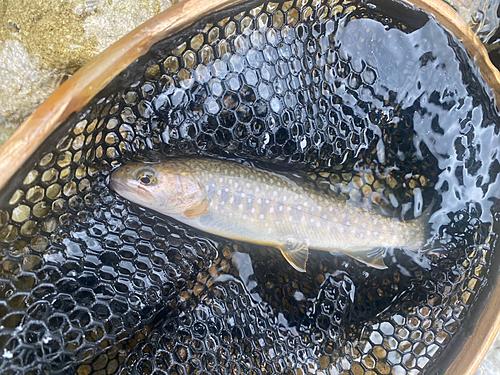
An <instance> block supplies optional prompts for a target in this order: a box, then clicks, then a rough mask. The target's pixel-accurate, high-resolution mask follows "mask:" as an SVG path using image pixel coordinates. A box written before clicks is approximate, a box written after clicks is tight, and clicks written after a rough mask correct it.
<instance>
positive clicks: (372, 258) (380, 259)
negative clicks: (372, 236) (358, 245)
mask: <svg viewBox="0 0 500 375" xmlns="http://www.w3.org/2000/svg"><path fill="white" fill-rule="evenodd" d="M345 253H346V254H347V255H349V256H350V257H352V258H354V259H356V260H358V261H360V262H361V263H364V264H366V265H367V266H370V267H373V268H377V269H379V270H384V269H386V268H387V266H386V265H385V263H384V253H385V249H384V248H375V249H372V250H357V251H351V250H349V251H345Z"/></svg>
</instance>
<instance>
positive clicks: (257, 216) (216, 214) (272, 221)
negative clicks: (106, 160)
mask: <svg viewBox="0 0 500 375" xmlns="http://www.w3.org/2000/svg"><path fill="white" fill-rule="evenodd" d="M303 185H304V186H303ZM110 187H111V188H112V189H113V190H114V191H115V192H116V193H117V194H118V195H120V196H121V197H123V198H125V199H127V200H129V201H131V202H133V203H136V204H138V205H140V206H143V207H145V208H148V209H151V210H154V211H156V212H158V213H160V214H163V215H166V216H168V217H170V218H173V219H174V220H177V221H178V222H181V223H183V224H186V225H188V226H191V227H193V228H196V229H198V230H201V231H203V232H206V233H209V234H212V235H216V236H220V237H225V238H228V239H232V240H236V241H241V242H247V243H252V244H258V245H264V246H271V247H275V248H277V249H279V250H280V251H281V253H282V254H283V256H284V257H285V259H286V260H287V261H288V262H289V263H290V264H291V265H292V266H293V268H295V269H296V270H297V271H299V272H305V271H306V263H307V260H308V257H309V249H314V250H322V251H328V252H343V253H345V254H347V255H349V256H351V257H353V258H355V259H357V260H359V261H361V262H362V263H365V264H367V265H369V266H371V267H374V268H379V269H384V268H387V266H386V265H385V263H384V259H383V254H384V251H385V250H386V249H387V248H391V247H398V248H407V249H409V250H411V251H417V250H418V249H419V248H420V247H421V246H422V245H423V244H424V243H425V223H424V222H423V220H421V219H420V218H417V219H413V220H409V221H401V220H397V219H395V218H390V217H385V216H383V215H381V214H377V213H375V212H373V210H367V209H364V208H361V207H357V206H355V205H354V204H350V203H346V202H345V201H341V200H340V199H338V198H336V197H332V196H329V195H327V194H325V193H324V192H321V191H317V190H314V189H312V188H310V187H307V186H305V184H301V183H299V182H297V181H295V180H292V179H290V178H288V177H287V176H285V175H282V174H279V173H275V172H271V171H267V170H263V169H259V168H255V167H253V166H249V165H245V164H241V163H237V162H233V161H227V160H218V159H212V158H202V157H183V158H170V159H164V160H161V161H157V162H131V163H126V164H124V165H122V166H120V167H118V168H117V169H116V170H114V171H113V172H112V174H111V176H110Z"/></svg>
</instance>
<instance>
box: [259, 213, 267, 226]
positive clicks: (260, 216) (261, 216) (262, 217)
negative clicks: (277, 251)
mask: <svg viewBox="0 0 500 375" xmlns="http://www.w3.org/2000/svg"><path fill="white" fill-rule="evenodd" d="M259 219H260V220H264V215H262V214H260V215H259ZM266 226H267V223H266Z"/></svg>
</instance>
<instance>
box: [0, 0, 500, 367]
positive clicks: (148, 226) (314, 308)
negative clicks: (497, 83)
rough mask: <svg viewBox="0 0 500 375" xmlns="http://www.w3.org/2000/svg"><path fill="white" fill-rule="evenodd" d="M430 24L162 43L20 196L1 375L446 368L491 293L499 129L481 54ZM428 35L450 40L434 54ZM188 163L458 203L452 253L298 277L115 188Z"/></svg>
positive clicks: (210, 35)
mask: <svg viewBox="0 0 500 375" xmlns="http://www.w3.org/2000/svg"><path fill="white" fill-rule="evenodd" d="M415 18H416V19H420V20H422V19H423V21H419V22H420V24H419V25H418V27H416V26H415V25H413V26H412V25H409V24H405V23H403V22H402V21H398V20H397V19H394V18H393V17H390V16H388V15H387V14H385V13H384V12H383V11H382V10H380V9H378V8H377V7H376V6H368V5H367V4H365V3H359V2H342V1H335V0H330V1H320V0H312V1H309V0H299V1H289V2H278V3H264V4H262V3H255V4H252V6H251V7H250V6H247V7H246V8H241V9H239V8H238V9H237V11H234V12H227V13H225V14H222V15H220V17H219V18H218V19H216V20H210V22H205V23H204V24H203V26H202V27H201V28H199V29H195V30H193V31H192V32H191V34H190V35H189V37H185V38H184V40H183V41H182V43H181V44H180V45H178V44H176V45H173V44H172V43H173V42H172V41H166V42H164V43H163V44H162V43H159V44H158V45H157V46H155V47H154V48H153V50H152V52H150V54H151V56H153V57H151V59H149V60H148V61H149V62H148V63H147V64H145V65H134V66H133V67H131V68H129V69H134V74H135V75H136V76H137V79H136V80H134V83H133V84H130V85H126V86H125V85H121V86H120V83H119V82H118V83H115V85H114V86H113V83H112V85H111V86H110V87H111V88H108V90H107V91H108V92H106V93H105V92H103V94H100V95H99V96H98V97H96V98H95V99H94V100H93V101H92V102H91V103H90V104H89V105H88V106H87V107H86V108H85V109H84V110H82V111H80V112H79V113H77V114H75V115H73V116H71V117H70V118H69V119H68V120H67V121H66V123H65V124H63V126H62V128H61V129H60V131H58V132H56V133H55V134H54V135H53V136H51V138H49V140H48V141H47V142H46V143H45V144H44V146H43V150H40V152H39V153H37V155H36V156H34V157H33V158H32V159H31V160H30V163H31V164H30V166H29V168H28V169H27V170H26V172H23V173H24V174H23V175H22V176H20V178H18V179H17V180H19V181H18V182H16V181H13V185H12V186H10V190H9V189H7V190H8V191H7V190H6V191H5V192H3V193H2V195H0V205H1V206H0V207H1V209H0V322H1V323H0V324H1V331H0V369H1V372H2V374H17V373H33V374H35V373H68V374H71V373H77V374H79V375H88V374H99V375H101V374H102V375H103V374H125V373H134V374H178V375H181V374H255V375H257V374H301V375H305V374H325V375H326V374H354V375H358V374H395V375H399V374H419V373H423V372H425V371H426V370H428V369H429V368H432V367H431V366H433V365H434V364H435V363H436V362H437V360H438V359H442V358H443V354H446V353H447V352H446V350H447V348H448V347H449V346H450V344H453V343H454V338H455V337H459V334H460V332H462V327H463V324H464V322H466V321H467V320H466V319H467V318H468V316H469V313H470V311H471V310H472V307H473V304H474V302H475V301H476V299H477V296H478V294H479V292H480V291H482V288H483V287H484V286H485V285H486V284H487V280H488V279H487V278H488V275H489V273H488V270H489V268H490V263H491V262H492V259H493V257H492V253H493V251H492V244H493V242H494V240H495V239H496V235H495V234H494V233H493V232H492V230H493V226H492V224H494V220H493V219H491V220H488V219H487V218H488V217H492V216H494V213H495V212H496V211H495V207H496V201H495V200H494V191H492V190H494V187H495V182H496V174H497V173H498V171H500V168H499V167H500V163H498V161H497V159H496V154H495V155H493V156H492V155H491V153H488V150H489V149H488V147H489V145H493V146H494V145H495V142H497V141H498V136H497V133H498V129H497V126H496V125H495V124H496V123H498V118H497V114H496V111H495V109H494V108H493V105H492V101H491V95H490V94H489V91H488V89H487V88H485V87H484V84H483V83H482V80H481V79H480V78H478V77H477V76H476V73H475V72H476V71H475V70H474V68H473V66H472V65H471V63H470V61H469V59H468V57H467V56H466V54H465V53H464V51H463V49H462V47H460V46H459V45H458V43H457V42H455V41H454V39H453V38H452V37H451V36H448V35H447V34H446V32H445V31H443V30H442V29H441V28H440V27H439V26H438V25H437V24H436V23H435V21H433V20H428V19H427V18H426V16H423V15H422V14H421V13H418V15H417V16H415ZM353 25H354V26H353ZM356 25H360V27H358V28H356V27H355V26H356ZM351 27H352V28H351ZM436 30H437V31H436ZM426 32H429V33H432V35H440V36H441V39H440V38H438V37H436V40H438V41H437V42H436V43H437V44H436V45H426V44H425V43H430V42H429V41H428V40H427V39H426V34H425V33H426ZM418 33H420V34H418ZM436 33H438V34H436ZM339 35H340V36H339ZM429 35H430V34H429ZM370 43H371V44H370ZM439 43H441V44H439ZM403 45H409V46H411V48H415V51H416V52H414V53H413V54H409V55H404V54H403V57H402V58H401V60H400V61H404V64H399V62H398V61H399V60H397V58H395V64H396V65H395V66H396V67H397V70H396V69H395V68H394V67H391V64H390V61H389V62H388V61H387V60H388V58H387V56H390V54H389V53H388V52H387V51H389V52H391V51H392V49H391V48H393V47H392V46H395V47H394V48H402V49H403V52H404V47H402V46H403ZM363 51H365V52H366V53H365V54H364V55H363V53H364V52H363ZM440 51H444V52H440ZM356 53H358V55H356ZM446 53H448V55H446ZM450 53H451V54H452V56H453V57H452V58H451V57H449V54H450ZM158 56H159V57H158ZM431 68H432V72H434V73H432V74H430V73H429V72H431V70H430V69H431ZM412 69H417V70H412ZM426 69H429V70H426ZM398 72H402V73H401V74H400V75H398V74H399V73H398ZM411 72H417V74H416V76H418V80H417V79H414V78H415V77H414V76H412V75H411ZM435 72H437V73H435ZM433 74H434V75H433ZM134 77H135V76H134ZM394 77H395V78H394ZM401 77H403V78H401ZM404 77H411V78H412V79H413V80H412V81H411V83H412V86H411V87H410V86H408V85H407V81H405V79H406V80H408V78H404ZM447 77H448V78H447ZM449 77H451V78H449ZM390 84H392V85H393V86H392V87H391V86H389V85H390ZM113 91H114V92H113ZM109 92H112V93H109ZM415 93H417V94H415ZM448 125H449V126H448ZM422 134H434V135H435V137H434V138H432V137H431V138H429V139H430V140H431V141H433V142H434V143H435V144H437V143H436V142H437V141H436V139H437V140H438V141H439V142H442V147H441V146H440V147H441V148H440V147H438V146H435V147H434V146H433V147H434V148H432V147H430V146H429V145H433V144H434V143H433V142H431V141H429V139H425V137H424V135H422ZM176 155H204V156H211V157H218V158H227V159H231V160H236V161H239V162H250V163H252V164H255V165H257V166H261V167H263V168H268V169H269V168H270V169H273V170H276V171H278V172H280V171H281V172H283V173H285V172H287V171H288V172H289V171H290V170H293V171H295V172H297V173H298V174H300V175H301V182H302V183H304V184H308V185H311V186H313V187H315V188H317V189H320V190H322V191H323V192H324V194H332V195H336V196H338V198H339V199H345V200H350V201H352V202H355V203H356V204H359V205H363V206H365V207H367V208H369V209H373V210H378V211H380V213H381V214H385V215H391V216H400V217H402V218H404V219H411V218H413V217H414V216H418V213H419V212H421V211H422V209H424V208H425V207H427V206H432V204H436V203H437V205H438V206H439V204H440V207H441V211H443V214H442V215H441V217H444V218H442V219H440V220H437V219H436V220H435V221H434V224H433V225H434V227H433V229H434V232H436V233H438V234H439V236H437V239H436V240H435V243H434V245H435V246H434V248H436V247H437V248H440V249H441V250H440V251H434V252H429V253H428V254H424V255H420V256H416V255H413V254H410V253H409V252H405V251H403V250H397V249H396V250H387V254H386V259H385V261H386V263H387V265H388V269H387V270H376V269H372V268H370V267H368V266H365V265H363V264H361V263H358V262H356V261H355V260H353V259H351V258H348V257H346V256H344V255H335V256H334V255H332V254H328V253H324V252H316V251H312V252H311V255H310V260H309V262H308V271H307V273H298V272H295V271H294V270H293V269H292V268H291V267H290V266H289V265H288V264H287V263H286V261H285V260H284V259H283V258H282V257H281V256H280V254H279V252H278V251H277V250H274V249H270V248H265V247H259V246H254V245H248V244H244V243H238V242H233V241H230V240H227V239H223V238H217V237H213V236H210V235H206V234H203V233H200V232H198V231H196V230H194V229H192V228H189V227H186V226H183V225H180V224H178V223H176V222H174V221H172V220H169V219H168V218H166V217H163V216H161V215H158V214H156V213H155V212H152V211H148V210H145V209H143V208H141V207H139V206H137V205H134V204H131V203H129V202H127V201H126V200H124V199H122V198H120V197H119V196H117V195H116V194H115V193H114V192H113V191H112V190H110V189H109V186H108V182H109V181H108V179H109V174H110V172H111V171H112V170H113V169H114V168H115V167H117V166H119V165H121V164H122V163H124V162H126V161H127V160H130V159H139V160H142V159H149V158H159V157H165V156H176ZM20 173H21V172H20ZM18 177H19V176H18ZM466 190H467V191H472V192H477V191H481V192H482V195H481V197H482V198H484V199H489V202H490V204H484V203H483V202H482V201H474V200H473V199H471V196H467V195H466V193H464V192H465V191H466ZM419 202H420V203H419ZM445 202H451V203H450V204H449V205H447V204H446V203H445ZM417 206H424V207H420V208H419V207H417ZM450 207H452V208H453V209H452V208H450ZM419 210H420V211H419ZM485 218H486V219H485Z"/></svg>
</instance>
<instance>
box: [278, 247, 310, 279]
mask: <svg viewBox="0 0 500 375" xmlns="http://www.w3.org/2000/svg"><path fill="white" fill-rule="evenodd" d="M280 250H281V254H283V256H284V257H285V259H286V260H287V261H288V263H290V264H291V266H292V267H293V268H295V269H296V270H297V271H299V272H306V263H307V258H308V257H309V249H308V247H307V245H306V244H305V243H303V242H302V243H300V244H299V245H298V246H296V247H295V248H290V246H283V247H280Z"/></svg>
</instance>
